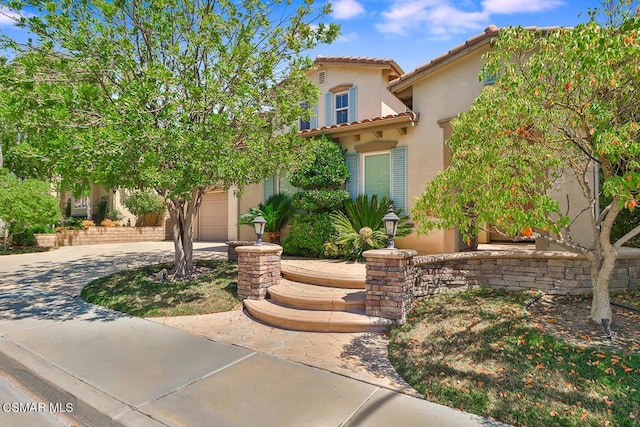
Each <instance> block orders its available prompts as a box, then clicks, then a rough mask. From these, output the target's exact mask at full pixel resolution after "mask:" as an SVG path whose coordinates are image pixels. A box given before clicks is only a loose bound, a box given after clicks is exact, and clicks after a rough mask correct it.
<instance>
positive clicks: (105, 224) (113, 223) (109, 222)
mask: <svg viewBox="0 0 640 427" xmlns="http://www.w3.org/2000/svg"><path fill="white" fill-rule="evenodd" d="M100 225H101V226H103V227H119V226H120V223H118V222H117V221H114V220H112V219H109V218H105V219H103V220H102V221H100Z"/></svg>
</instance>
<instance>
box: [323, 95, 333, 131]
mask: <svg viewBox="0 0 640 427" xmlns="http://www.w3.org/2000/svg"><path fill="white" fill-rule="evenodd" d="M324 122H325V123H324V124H325V126H331V125H332V124H333V94H332V93H331V92H329V93H326V94H325V95H324Z"/></svg>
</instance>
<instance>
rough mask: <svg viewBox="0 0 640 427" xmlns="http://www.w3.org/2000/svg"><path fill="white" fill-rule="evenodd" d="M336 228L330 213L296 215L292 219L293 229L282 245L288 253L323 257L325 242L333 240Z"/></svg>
mask: <svg viewBox="0 0 640 427" xmlns="http://www.w3.org/2000/svg"><path fill="white" fill-rule="evenodd" d="M334 234H335V228H334V226H333V223H332V221H331V218H330V217H329V213H327V212H322V213H316V214H313V215H295V216H294V217H293V218H292V219H291V231H290V232H289V235H288V236H287V237H286V238H285V239H284V240H283V242H282V247H283V248H284V252H285V253H286V254H288V255H299V256H305V257H311V258H322V257H324V253H325V242H329V241H331V240H333V235H334Z"/></svg>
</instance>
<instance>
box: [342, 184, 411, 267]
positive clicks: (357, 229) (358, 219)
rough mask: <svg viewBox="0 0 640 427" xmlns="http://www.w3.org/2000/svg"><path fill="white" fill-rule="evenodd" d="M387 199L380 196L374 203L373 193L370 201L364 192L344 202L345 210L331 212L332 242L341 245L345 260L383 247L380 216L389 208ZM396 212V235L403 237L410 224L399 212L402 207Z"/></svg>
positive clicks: (382, 226)
mask: <svg viewBox="0 0 640 427" xmlns="http://www.w3.org/2000/svg"><path fill="white" fill-rule="evenodd" d="M390 205H391V202H390V201H389V200H388V199H387V198H386V197H383V198H382V199H380V202H378V197H377V196H376V195H375V194H374V195H373V196H371V200H369V198H368V197H367V196H366V195H360V196H358V198H356V200H355V201H354V200H347V201H346V202H345V203H344V208H345V212H346V213H344V212H334V213H332V214H331V220H332V221H333V223H334V226H335V228H336V232H337V235H336V238H335V241H334V242H335V244H336V245H337V246H338V247H340V248H341V250H340V252H341V253H342V254H343V256H344V258H346V259H360V258H362V252H364V251H366V250H368V249H375V248H381V247H383V246H384V245H385V244H386V242H387V235H386V233H385V231H384V223H383V221H382V217H384V215H385V214H386V213H387V211H388V210H389V206H390ZM396 214H397V215H398V217H400V220H399V222H398V231H397V233H396V236H397V237H404V236H407V235H408V234H409V233H411V229H412V227H413V224H411V223H410V222H409V217H408V216H406V215H402V209H398V210H397V212H396Z"/></svg>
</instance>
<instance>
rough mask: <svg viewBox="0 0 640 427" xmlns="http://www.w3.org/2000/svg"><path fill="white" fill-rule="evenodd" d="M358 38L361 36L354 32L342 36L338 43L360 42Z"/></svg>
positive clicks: (339, 37)
mask: <svg viewBox="0 0 640 427" xmlns="http://www.w3.org/2000/svg"><path fill="white" fill-rule="evenodd" d="M358 37H359V35H358V33H356V32H355V31H352V32H350V33H349V34H340V36H338V38H337V39H336V43H349V42H352V41H355V40H358Z"/></svg>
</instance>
